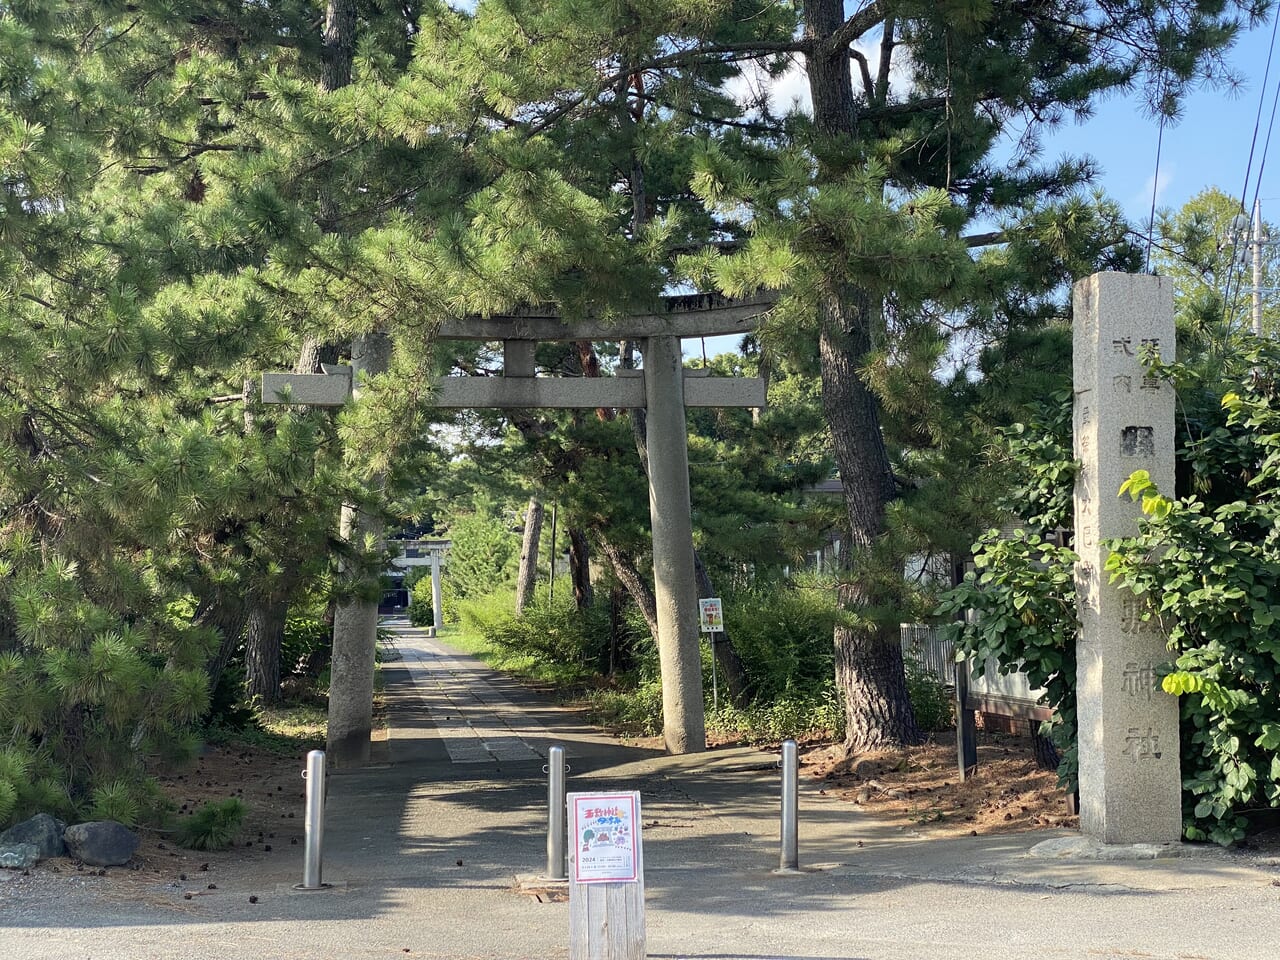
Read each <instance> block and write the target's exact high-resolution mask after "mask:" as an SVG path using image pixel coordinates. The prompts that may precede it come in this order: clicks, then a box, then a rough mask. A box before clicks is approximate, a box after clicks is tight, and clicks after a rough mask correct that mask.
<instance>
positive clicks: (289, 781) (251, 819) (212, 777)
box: [38, 746, 304, 899]
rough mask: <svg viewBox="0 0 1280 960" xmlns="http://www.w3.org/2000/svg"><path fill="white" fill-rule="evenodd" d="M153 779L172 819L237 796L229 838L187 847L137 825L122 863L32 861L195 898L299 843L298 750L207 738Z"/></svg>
mask: <svg viewBox="0 0 1280 960" xmlns="http://www.w3.org/2000/svg"><path fill="white" fill-rule="evenodd" d="M160 782H161V785H162V786H163V787H164V789H165V791H166V792H167V793H168V795H169V797H170V798H171V799H172V800H173V802H174V806H175V820H178V819H181V818H183V817H187V816H190V815H191V814H192V812H193V811H195V810H196V809H197V808H198V807H199V806H200V805H202V804H204V803H206V802H208V801H211V800H223V799H226V798H227V797H237V798H239V799H240V800H242V801H244V804H245V807H246V808H247V813H246V816H245V821H244V826H243V827H242V829H241V831H240V835H239V839H238V840H237V841H236V843H235V845H234V846H233V847H231V848H230V849H228V850H221V851H204V850H187V849H184V848H182V847H180V846H178V844H177V843H176V842H174V840H173V837H172V835H171V833H170V832H167V831H162V830H154V829H144V830H142V831H141V835H142V843H141V845H140V846H139V847H138V852H137V853H136V854H135V855H134V858H133V859H132V860H131V861H130V862H129V864H128V865H127V866H124V867H108V868H105V869H99V868H96V867H85V866H81V865H79V864H77V863H76V862H75V861H73V860H64V859H58V860H50V861H46V862H45V863H42V864H40V866H39V868H38V869H39V870H40V871H41V872H45V871H48V872H50V873H63V874H67V873H71V874H76V875H79V876H82V877H109V878H110V883H108V884H107V885H106V886H105V887H104V890H106V891H109V892H110V893H111V894H113V895H119V896H127V897H131V896H134V895H135V894H136V893H137V892H138V891H140V890H142V889H144V888H151V887H154V886H155V885H166V886H169V887H171V888H172V889H173V890H174V891H175V892H176V891H181V893H182V896H183V897H184V898H185V899H194V898H195V897H203V896H210V895H212V894H213V893H214V892H215V891H216V890H217V888H218V880H219V879H220V878H222V877H227V876H234V875H238V874H243V873H246V872H248V871H249V870H250V869H252V868H254V867H256V866H257V865H258V864H262V863H264V862H265V861H269V860H270V859H271V858H272V857H273V856H275V855H278V854H279V853H280V852H282V851H284V850H287V849H288V848H289V847H290V846H295V845H298V844H301V843H302V836H303V819H302V816H303V806H304V794H303V780H302V765H301V764H300V763H299V761H298V758H297V757H285V756H281V755H279V754H276V753H272V752H269V751H266V750H260V749H254V748H250V747H245V746H236V747H222V746H214V747H209V748H207V749H206V751H205V753H204V755H203V756H201V757H200V759H199V760H197V761H196V763H195V764H194V765H193V766H192V767H191V769H190V770H187V771H185V772H177V773H172V774H169V775H167V776H162V777H160Z"/></svg>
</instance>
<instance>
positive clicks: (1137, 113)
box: [1045, 23, 1280, 226]
mask: <svg viewBox="0 0 1280 960" xmlns="http://www.w3.org/2000/svg"><path fill="white" fill-rule="evenodd" d="M1271 33H1272V28H1271V24H1270V23H1268V24H1265V25H1263V26H1260V27H1258V28H1257V29H1254V30H1252V31H1249V32H1248V33H1245V34H1243V35H1242V36H1241V37H1240V39H1239V40H1238V41H1237V43H1236V46H1235V47H1234V48H1233V49H1232V50H1231V52H1230V54H1229V55H1228V60H1229V62H1230V64H1231V66H1232V72H1233V73H1234V74H1236V75H1237V76H1238V77H1239V78H1240V79H1241V81H1242V84H1241V87H1240V89H1239V90H1238V91H1236V92H1234V93H1229V92H1224V91H1214V90H1202V91H1200V92H1198V93H1196V94H1195V95H1193V96H1192V97H1190V98H1189V99H1187V100H1186V101H1185V107H1184V111H1183V115H1182V117H1181V118H1180V119H1179V120H1178V121H1177V122H1176V123H1175V124H1173V125H1166V127H1165V131H1164V144H1163V148H1162V150H1161V157H1160V178H1159V184H1158V186H1157V189H1156V204H1157V206H1158V207H1173V208H1176V207H1179V206H1181V205H1182V204H1183V203H1185V202H1186V201H1187V200H1189V199H1190V198H1191V197H1193V196H1195V195H1196V194H1197V193H1199V192H1200V191H1201V190H1203V189H1205V188H1206V187H1210V186H1216V187H1219V188H1221V189H1222V190H1223V191H1224V192H1225V193H1227V194H1229V195H1231V196H1236V197H1238V196H1240V193H1241V189H1242V188H1243V186H1244V183H1245V171H1246V168H1247V166H1248V163H1249V148H1250V144H1251V143H1252V141H1253V131H1254V124H1255V121H1256V119H1257V116H1258V103H1259V98H1260V97H1261V98H1262V100H1263V110H1262V124H1261V129H1260V130H1259V132H1258V145H1257V151H1256V152H1255V156H1254V160H1253V170H1252V173H1251V174H1250V177H1249V189H1248V197H1249V200H1250V202H1252V198H1253V196H1254V190H1255V188H1256V186H1257V182H1258V169H1259V163H1260V160H1261V156H1262V151H1263V147H1264V145H1265V141H1266V133H1267V124H1268V121H1269V119H1270V113H1271V109H1272V99H1273V97H1274V96H1275V90H1276V81H1277V78H1278V77H1280V55H1278V56H1277V57H1276V58H1275V59H1274V60H1273V62H1272V65H1271V75H1270V79H1269V80H1268V81H1267V87H1268V89H1267V90H1266V91H1265V93H1264V91H1263V90H1262V83H1263V74H1264V72H1265V70H1266V64H1267V53H1268V50H1269V48H1270V46H1271ZM1276 119H1277V129H1276V130H1275V131H1274V133H1273V134H1272V141H1273V142H1272V146H1271V150H1270V152H1269V153H1268V155H1267V158H1266V166H1265V168H1264V169H1263V177H1262V184H1261V192H1260V196H1261V198H1262V213H1263V217H1264V218H1267V219H1269V220H1272V221H1274V220H1276V219H1278V218H1280V116H1277V118H1276ZM1158 133H1159V123H1158V122H1157V121H1156V120H1155V119H1153V118H1151V117H1149V116H1147V115H1146V114H1145V112H1144V111H1143V109H1142V104H1141V102H1140V101H1139V99H1138V98H1137V97H1136V96H1131V97H1125V98H1115V99H1111V100H1109V101H1106V102H1104V103H1102V104H1101V105H1100V106H1099V108H1098V110H1097V111H1096V112H1095V114H1094V116H1093V117H1091V118H1090V119H1089V120H1087V121H1085V122H1084V123H1083V124H1080V125H1074V124H1073V125H1070V126H1067V127H1064V128H1063V129H1061V130H1059V131H1058V132H1057V133H1056V134H1055V136H1054V137H1053V138H1052V139H1048V140H1046V142H1045V147H1046V154H1047V155H1048V156H1050V157H1053V156H1057V155H1059V154H1063V153H1070V154H1082V153H1083V154H1088V155H1090V156H1092V157H1094V159H1096V160H1097V161H1098V163H1099V165H1100V166H1101V168H1102V175H1101V179H1100V181H1099V182H1100V184H1101V186H1102V187H1103V188H1104V189H1105V190H1106V191H1107V193H1108V194H1110V195H1111V197H1112V198H1114V199H1115V200H1116V201H1118V202H1119V203H1120V204H1121V205H1122V206H1123V207H1124V209H1125V212H1126V213H1127V214H1128V215H1129V217H1130V219H1131V220H1132V221H1133V222H1134V223H1140V224H1143V225H1144V226H1145V224H1146V222H1147V219H1148V216H1149V214H1150V209H1151V192H1152V186H1153V183H1154V178H1155V167H1156V140H1157V136H1158ZM1269 207H1272V208H1274V209H1271V210H1269V209H1268V208H1269Z"/></svg>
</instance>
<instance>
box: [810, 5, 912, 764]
mask: <svg viewBox="0 0 1280 960" xmlns="http://www.w3.org/2000/svg"><path fill="white" fill-rule="evenodd" d="M804 16H805V38H806V39H807V40H809V41H810V43H811V44H812V46H811V47H810V50H809V52H808V53H807V55H806V61H807V67H808V74H809V90H810V94H811V96H812V99H813V117H814V124H815V126H816V127H817V130H818V133H819V134H820V136H821V137H822V138H823V141H822V142H820V143H819V145H818V147H817V151H816V152H817V157H818V182H819V189H821V185H822V184H823V183H824V182H832V181H834V180H836V179H838V178H839V177H840V176H841V175H842V174H843V173H844V172H845V171H844V169H843V164H844V160H843V159H842V157H841V155H840V151H841V146H842V144H847V143H848V141H849V139H850V138H852V137H853V136H854V135H855V132H856V119H857V118H856V104H855V102H854V99H853V87H852V82H851V80H852V78H851V76H850V69H849V55H848V51H847V50H846V49H843V48H842V47H841V46H834V47H833V45H832V44H831V42H830V40H831V37H832V35H833V34H834V33H835V32H836V30H837V29H838V28H839V27H840V26H841V24H842V23H843V22H844V16H845V14H844V3H843V0H808V2H806V3H805V5H804ZM886 29H890V30H891V29H892V25H888V26H887V27H886ZM818 301H819V302H818V312H819V317H818V321H819V330H820V333H819V362H820V368H821V375H822V406H823V411H824V412H825V414H826V419H827V423H828V425H829V427H830V429H831V440H832V448H833V450H834V453H835V459H836V465H837V467H838V468H839V470H840V481H841V486H842V488H843V492H844V504H845V512H846V516H847V519H848V523H849V532H850V539H851V541H852V543H851V547H852V549H851V550H849V551H847V552H846V555H850V554H857V555H860V557H861V559H863V560H864V561H865V560H867V559H868V554H869V553H870V551H871V549H872V548H873V547H874V546H876V545H878V544H879V542H880V541H881V539H882V537H883V534H884V530H885V514H886V511H887V508H888V505H889V503H891V502H892V501H893V499H894V497H895V495H896V491H895V487H894V482H893V474H892V472H891V470H890V465H889V457H888V454H887V452H886V450H885V445H884V438H883V436H882V434H881V430H880V416H879V409H878V406H877V403H876V398H875V396H874V395H873V394H872V393H871V390H870V389H869V388H868V387H867V385H866V384H865V383H864V382H863V380H862V376H861V373H860V368H861V365H862V363H863V361H864V360H865V359H866V357H867V355H868V354H869V353H870V352H871V348H872V332H873V329H874V327H875V326H876V325H878V323H879V320H880V305H879V304H878V303H875V302H874V298H872V297H871V296H870V295H868V294H867V293H866V292H865V291H862V290H858V289H857V288H855V287H852V286H850V285H849V284H846V283H844V282H843V281H842V279H841V278H840V277H838V276H831V277H829V278H828V279H827V283H826V284H825V285H824V287H823V288H822V289H821V290H820V291H819V294H818ZM877 562H878V563H880V564H882V565H886V564H887V565H893V564H894V563H895V562H896V561H895V559H894V558H883V557H881V558H877ZM897 566H898V571H900V570H901V565H900V564H898V565H897ZM889 576H892V575H891V574H889ZM878 581H881V582H882V578H881V577H877V576H859V577H852V578H849V580H848V582H846V583H844V584H843V585H842V586H841V588H840V590H839V594H838V599H839V604H840V607H841V609H844V610H850V611H854V612H858V611H871V610H874V609H876V608H878V607H880V608H882V607H884V606H886V605H887V606H889V607H890V608H892V606H893V601H894V598H893V597H891V596H883V595H877V589H876V587H875V584H876V583H877V582H878ZM881 592H883V590H882V591H881ZM859 619H860V621H861V622H862V623H866V624H868V625H867V626H857V627H853V626H848V625H845V624H841V625H839V626H837V627H836V630H835V638H834V640H835V662H836V683H837V685H838V687H839V689H840V690H841V692H842V693H843V694H844V698H845V719H846V728H845V745H846V747H847V748H848V749H850V750H864V749H868V748H874V747H882V746H888V745H891V744H907V743H919V742H921V740H922V739H923V737H922V736H921V733H920V730H919V727H918V726H917V724H916V719H915V714H914V713H913V711H912V709H911V700H910V698H909V697H908V695H907V685H906V675H905V670H904V668H903V662H902V646H901V642H900V640H899V636H898V627H897V625H896V624H893V623H889V624H885V623H883V622H880V623H877V622H876V619H875V618H872V617H863V618H859ZM880 620H881V621H883V616H881V617H880Z"/></svg>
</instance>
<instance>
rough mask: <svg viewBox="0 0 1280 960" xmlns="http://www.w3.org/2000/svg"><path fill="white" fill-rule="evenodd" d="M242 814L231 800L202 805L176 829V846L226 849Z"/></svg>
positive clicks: (242, 809)
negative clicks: (177, 844)
mask: <svg viewBox="0 0 1280 960" xmlns="http://www.w3.org/2000/svg"><path fill="white" fill-rule="evenodd" d="M245 813H246V808H245V805H244V804H243V803H242V802H241V801H240V800H237V799H236V798H235V797H228V798H227V799H226V800H217V801H213V802H211V803H206V804H205V805H204V806H202V807H200V808H199V809H198V810H196V812H195V813H193V814H192V815H191V816H190V817H188V818H187V819H186V820H184V821H182V823H181V824H180V825H179V826H178V843H179V844H181V845H182V846H184V847H188V848H189V849H192V850H226V849H227V848H228V847H230V846H231V845H232V844H233V843H235V839H236V834H237V833H239V832H240V825H241V824H242V823H243V822H244V816H245Z"/></svg>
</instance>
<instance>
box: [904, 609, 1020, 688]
mask: <svg viewBox="0 0 1280 960" xmlns="http://www.w3.org/2000/svg"><path fill="white" fill-rule="evenodd" d="M901 636H902V655H903V656H904V657H910V658H911V659H913V660H915V661H916V662H917V663H919V664H920V665H921V666H922V667H923V668H924V669H925V670H927V671H928V672H929V673H931V674H933V675H934V676H935V677H937V678H938V679H939V680H940V681H942V682H943V683H945V684H946V685H947V686H949V687H954V686H955V683H956V651H955V647H954V646H953V645H952V644H951V643H948V642H946V641H944V640H942V639H941V638H940V637H939V636H938V631H937V629H936V628H935V627H933V626H930V625H929V624H925V623H904V624H902V626H901ZM969 691H970V693H972V694H973V695H975V696H980V697H982V696H986V697H999V698H1003V699H1009V700H1027V701H1032V702H1035V701H1038V700H1039V699H1040V695H1041V694H1042V693H1043V692H1044V691H1043V690H1040V689H1032V687H1031V682H1030V681H1029V680H1028V679H1027V675H1026V674H1025V673H1020V672H1018V671H1014V672H1012V673H1006V674H1003V675H1002V674H1001V673H1000V670H999V668H998V667H997V665H996V662H995V659H994V658H992V659H991V660H988V661H987V664H986V669H985V670H984V671H983V675H982V676H981V677H975V676H973V671H972V670H970V672H969Z"/></svg>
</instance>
